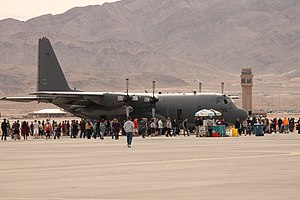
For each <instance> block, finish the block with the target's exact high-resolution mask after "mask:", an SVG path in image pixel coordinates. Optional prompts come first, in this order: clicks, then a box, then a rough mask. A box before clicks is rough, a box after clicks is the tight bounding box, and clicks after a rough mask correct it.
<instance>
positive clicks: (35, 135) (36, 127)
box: [32, 120, 39, 139]
mask: <svg viewBox="0 0 300 200" xmlns="http://www.w3.org/2000/svg"><path fill="white" fill-rule="evenodd" d="M32 126H33V138H34V139H38V138H39V123H38V122H37V120H34V122H33V124H32Z"/></svg>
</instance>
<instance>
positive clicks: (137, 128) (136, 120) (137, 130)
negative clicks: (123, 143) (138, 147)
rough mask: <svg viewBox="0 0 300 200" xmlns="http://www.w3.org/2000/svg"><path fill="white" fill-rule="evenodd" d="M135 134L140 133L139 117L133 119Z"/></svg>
mask: <svg viewBox="0 0 300 200" xmlns="http://www.w3.org/2000/svg"><path fill="white" fill-rule="evenodd" d="M133 135H135V136H138V135H139V122H138V119H137V118H135V119H134V120H133Z"/></svg>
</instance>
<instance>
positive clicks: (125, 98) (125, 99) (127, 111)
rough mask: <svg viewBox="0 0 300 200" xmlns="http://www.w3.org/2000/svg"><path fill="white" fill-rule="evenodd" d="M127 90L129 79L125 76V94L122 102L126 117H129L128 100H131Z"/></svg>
mask: <svg viewBox="0 0 300 200" xmlns="http://www.w3.org/2000/svg"><path fill="white" fill-rule="evenodd" d="M128 90H129V79H128V78H126V95H125V96H124V99H123V101H124V103H125V106H126V107H125V108H126V117H129V102H130V101H131V100H132V97H131V96H129V94H128Z"/></svg>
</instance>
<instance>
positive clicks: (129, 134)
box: [123, 117, 133, 148]
mask: <svg viewBox="0 0 300 200" xmlns="http://www.w3.org/2000/svg"><path fill="white" fill-rule="evenodd" d="M123 128H124V130H125V132H126V136H127V146H128V148H131V143H132V135H133V122H132V121H131V118H130V117H128V118H127V121H126V122H125V123H124V126H123Z"/></svg>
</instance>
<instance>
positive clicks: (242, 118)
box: [238, 109, 248, 121]
mask: <svg viewBox="0 0 300 200" xmlns="http://www.w3.org/2000/svg"><path fill="white" fill-rule="evenodd" d="M238 116H240V121H245V120H246V119H247V118H248V112H247V110H245V109H239V111H238Z"/></svg>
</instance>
